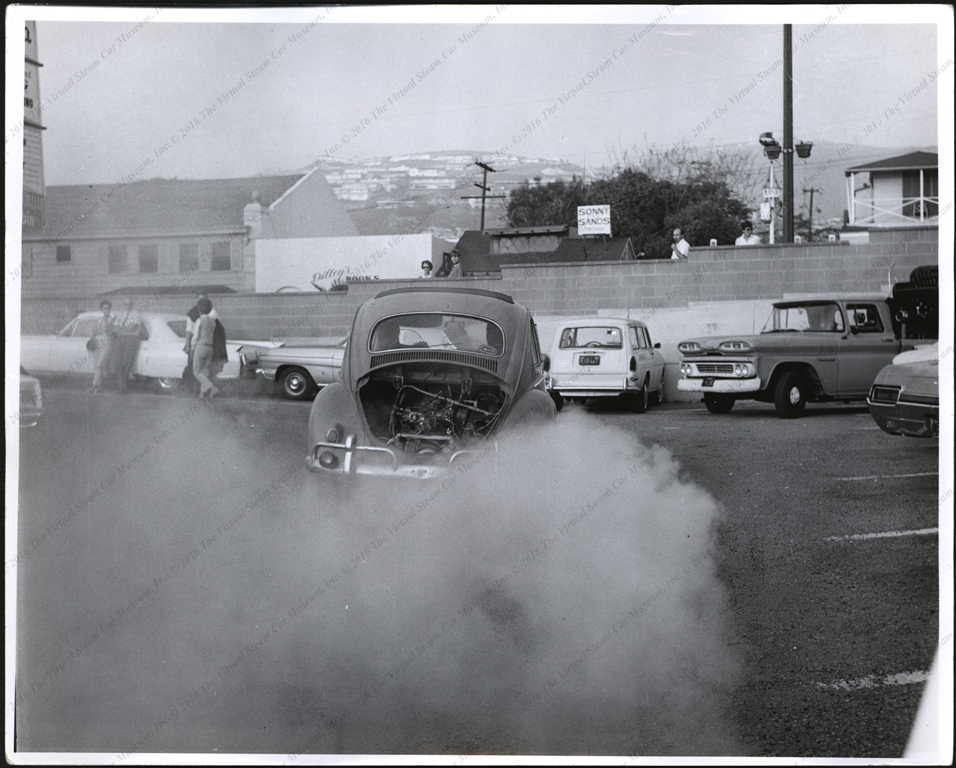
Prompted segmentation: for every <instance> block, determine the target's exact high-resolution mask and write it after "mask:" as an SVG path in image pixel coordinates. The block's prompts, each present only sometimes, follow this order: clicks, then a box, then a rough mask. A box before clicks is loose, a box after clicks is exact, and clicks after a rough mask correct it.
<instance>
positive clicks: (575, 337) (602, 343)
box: [558, 325, 623, 349]
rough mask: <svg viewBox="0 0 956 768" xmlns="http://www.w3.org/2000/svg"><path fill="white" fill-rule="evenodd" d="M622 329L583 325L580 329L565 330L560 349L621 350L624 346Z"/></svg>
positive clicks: (562, 334)
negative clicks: (591, 348) (597, 348)
mask: <svg viewBox="0 0 956 768" xmlns="http://www.w3.org/2000/svg"><path fill="white" fill-rule="evenodd" d="M622 338H623V337H622V335H621V329H620V328H614V327H612V326H603V325H583V326H580V327H579V328H565V329H564V330H563V331H562V332H561V341H560V343H559V345H558V348H559V349H576V348H578V347H605V348H608V349H621V348H622V346H623V342H622Z"/></svg>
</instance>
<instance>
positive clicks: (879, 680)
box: [817, 670, 929, 691]
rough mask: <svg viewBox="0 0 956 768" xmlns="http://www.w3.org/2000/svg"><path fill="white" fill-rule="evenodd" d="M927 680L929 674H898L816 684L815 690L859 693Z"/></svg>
mask: <svg viewBox="0 0 956 768" xmlns="http://www.w3.org/2000/svg"><path fill="white" fill-rule="evenodd" d="M927 680H929V672H928V671H924V670H918V671H916V672H899V673H898V674H895V675H867V676H866V677H858V678H856V679H855V680H834V681H833V682H832V683H817V688H826V689H829V690H839V691H859V690H862V689H864V688H882V687H883V686H885V685H915V684H917V683H925V682H926V681H927Z"/></svg>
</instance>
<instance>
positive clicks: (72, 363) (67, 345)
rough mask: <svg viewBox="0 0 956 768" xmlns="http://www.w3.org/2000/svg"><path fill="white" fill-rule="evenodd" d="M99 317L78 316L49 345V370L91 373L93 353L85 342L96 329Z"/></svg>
mask: <svg viewBox="0 0 956 768" xmlns="http://www.w3.org/2000/svg"><path fill="white" fill-rule="evenodd" d="M99 320H100V319H99V317H78V318H76V319H75V320H74V321H73V322H72V323H70V324H69V325H68V326H67V327H66V328H64V329H63V330H62V331H60V333H58V334H57V336H56V338H55V339H54V340H53V343H52V344H51V345H50V370H51V371H52V372H54V373H89V374H91V375H92V373H93V353H92V352H90V351H88V350H87V349H86V343H87V342H88V341H89V340H90V338H91V337H92V336H93V332H94V331H95V330H96V326H97V323H99Z"/></svg>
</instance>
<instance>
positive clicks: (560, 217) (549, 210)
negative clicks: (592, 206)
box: [507, 176, 585, 227]
mask: <svg viewBox="0 0 956 768" xmlns="http://www.w3.org/2000/svg"><path fill="white" fill-rule="evenodd" d="M584 199H585V197H584V180H583V179H579V178H578V177H577V176H572V177H571V181H565V180H564V179H559V180H557V181H549V182H548V183H547V184H544V185H542V184H541V177H540V176H535V178H534V184H533V185H532V184H528V183H527V182H525V183H523V184H521V185H519V186H518V187H516V188H515V189H513V190H512V191H511V194H510V195H509V197H508V210H507V216H508V226H510V227H542V226H548V225H557V224H568V225H570V226H576V225H577V221H578V206H579V205H584Z"/></svg>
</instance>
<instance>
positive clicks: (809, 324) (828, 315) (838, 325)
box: [761, 302, 846, 333]
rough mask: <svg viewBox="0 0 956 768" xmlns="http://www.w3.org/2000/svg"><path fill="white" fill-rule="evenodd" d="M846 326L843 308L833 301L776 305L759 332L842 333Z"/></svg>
mask: <svg viewBox="0 0 956 768" xmlns="http://www.w3.org/2000/svg"><path fill="white" fill-rule="evenodd" d="M845 328H846V325H845V324H844V321H843V310H841V309H840V305H839V304H836V303H833V302H815V303H807V304H797V305H793V304H788V305H786V306H776V307H774V308H773V312H771V313H770V318H769V319H768V320H767V323H766V325H764V327H763V330H762V331H761V333H781V332H785V331H797V332H803V331H811V332H830V333H842V332H843V330H844V329H845Z"/></svg>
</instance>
